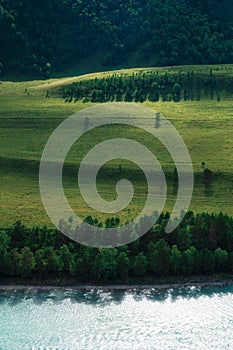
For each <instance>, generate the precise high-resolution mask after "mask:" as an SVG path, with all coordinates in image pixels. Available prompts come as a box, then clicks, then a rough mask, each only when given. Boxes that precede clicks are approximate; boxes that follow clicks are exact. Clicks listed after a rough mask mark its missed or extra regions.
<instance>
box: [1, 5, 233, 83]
mask: <svg viewBox="0 0 233 350" xmlns="http://www.w3.org/2000/svg"><path fill="white" fill-rule="evenodd" d="M232 14H233V3H232V1H230V0H221V1H220V0H205V1H200V0H195V1H194V0H179V1H174V0H164V1H161V0H125V1H121V0H98V1H97V0H40V1H35V0H30V1H28V0H0V48H1V50H0V71H2V72H3V73H7V72H23V73H30V74H31V73H34V74H36V75H39V76H42V77H49V75H50V73H51V70H58V71H62V69H64V67H67V66H72V65H75V64H77V63H78V62H79V61H80V60H81V59H85V58H86V57H88V56H90V55H92V56H93V57H96V59H97V57H98V60H100V63H101V64H102V65H103V66H112V67H113V66H117V65H121V64H122V65H124V64H125V65H126V64H127V63H128V62H129V61H130V59H131V58H132V57H133V56H135V55H136V56H137V57H139V59H138V60H139V61H138V62H139V63H138V64H139V65H140V64H141V65H143V64H145V63H146V64H147V65H153V66H165V65H181V64H218V63H232V62H233V15H232Z"/></svg>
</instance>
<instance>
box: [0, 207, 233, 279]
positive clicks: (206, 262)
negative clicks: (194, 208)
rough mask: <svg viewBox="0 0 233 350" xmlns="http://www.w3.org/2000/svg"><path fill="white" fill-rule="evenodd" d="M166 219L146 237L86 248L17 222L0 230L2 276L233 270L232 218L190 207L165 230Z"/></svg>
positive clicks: (114, 275) (184, 273)
mask: <svg viewBox="0 0 233 350" xmlns="http://www.w3.org/2000/svg"><path fill="white" fill-rule="evenodd" d="M169 217H170V215H169V213H165V214H162V215H161V216H160V217H159V219H158V221H157V223H156V224H154V225H153V227H152V228H151V229H150V230H149V231H148V232H147V233H146V234H145V235H144V236H142V237H140V238H138V239H137V240H136V241H134V242H132V243H130V244H127V245H124V246H121V247H118V248H111V249H110V248H102V249H97V248H92V247H87V246H85V245H83V244H78V243H76V242H74V241H71V240H70V239H68V238H67V237H66V236H64V235H63V234H61V233H60V232H59V231H58V230H56V229H49V228H46V227H33V228H27V227H25V226H24V225H23V224H22V223H21V222H16V223H15V224H14V225H13V226H12V227H9V228H5V229H1V230H0V276H1V277H22V278H25V279H29V278H32V277H36V278H39V279H41V278H52V279H55V278H59V277H65V278H69V277H72V278H75V279H76V280H77V282H93V281H119V280H125V281H127V280H129V279H132V278H133V279H134V280H135V279H137V278H140V279H142V278H145V279H146V278H147V277H148V276H154V277H166V276H181V275H182V276H192V275H195V274H207V275H211V274H213V273H216V272H229V273H232V272H233V218H232V217H229V216H227V215H224V214H223V213H219V214H208V213H201V214H194V213H193V212H191V211H190V212H187V213H186V216H185V218H184V220H183V221H182V223H181V224H180V225H179V227H178V228H176V229H175V231H173V232H171V233H165V227H166V225H167V222H168V220H169ZM86 221H88V222H89V223H90V222H92V223H93V224H94V225H97V226H98V225H103V226H105V227H115V226H116V225H119V224H120V220H119V219H116V218H109V219H107V220H106V222H105V223H104V224H101V223H100V222H99V221H98V220H97V219H93V218H91V217H90V216H89V217H87V218H86ZM79 230H80V227H77V231H79ZM83 241H84V242H85V237H83Z"/></svg>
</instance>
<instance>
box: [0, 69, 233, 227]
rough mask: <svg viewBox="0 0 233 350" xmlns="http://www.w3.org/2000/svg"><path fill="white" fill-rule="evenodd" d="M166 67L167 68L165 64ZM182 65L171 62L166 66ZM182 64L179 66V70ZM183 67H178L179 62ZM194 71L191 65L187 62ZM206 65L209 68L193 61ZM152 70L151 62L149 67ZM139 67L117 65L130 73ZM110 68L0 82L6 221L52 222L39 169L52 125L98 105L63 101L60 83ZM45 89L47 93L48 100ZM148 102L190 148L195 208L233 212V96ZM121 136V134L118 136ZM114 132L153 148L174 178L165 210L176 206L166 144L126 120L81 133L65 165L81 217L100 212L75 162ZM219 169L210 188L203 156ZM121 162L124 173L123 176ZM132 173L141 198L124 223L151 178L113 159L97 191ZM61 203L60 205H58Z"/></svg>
mask: <svg viewBox="0 0 233 350" xmlns="http://www.w3.org/2000/svg"><path fill="white" fill-rule="evenodd" d="M159 69H160V70H162V69H163V68H159ZM172 69H173V70H175V69H176V68H168V70H172ZM177 69H178V68H177ZM179 69H180V68H179ZM182 69H184V70H185V69H190V67H188V68H186V67H182ZM192 69H193V70H195V69H198V70H199V71H201V70H206V69H209V68H208V67H205V66H203V67H195V66H194V67H192ZM212 69H213V71H214V74H218V73H219V72H222V73H223V72H224V73H225V74H226V75H227V74H230V75H233V65H228V66H213V67H212ZM140 70H144V71H146V69H140ZM150 70H152V68H150ZM133 71H134V72H136V71H137V70H124V71H123V70H122V71H119V72H117V71H115V72H114V73H116V74H131V73H132V72H133ZM109 74H110V73H109V72H104V73H96V74H88V75H84V76H80V77H70V78H63V79H50V80H46V81H36V80H34V81H21V82H12V81H2V82H1V84H0V120H1V125H0V133H1V134H0V140H1V141H0V150H1V174H0V186H1V224H0V225H1V227H6V226H9V225H11V224H12V223H14V222H15V221H16V220H21V221H22V222H23V223H24V224H26V225H28V226H36V225H39V226H42V225H44V224H46V225H48V226H51V225H52V224H51V223H50V220H49V218H48V216H47V214H46V212H45V209H44V208H43V205H42V201H41V198H40V193H39V184H38V177H39V176H38V175H39V171H38V169H39V163H40V158H41V155H42V152H43V149H44V147H45V144H46V142H47V140H48V138H49V136H50V135H51V133H52V132H53V131H54V129H55V128H56V127H57V126H58V125H59V124H60V123H61V122H62V121H63V120H64V119H65V118H67V117H68V116H70V115H72V114H73V113H75V112H77V111H80V110H81V109H83V108H86V107H88V106H91V105H93V103H91V102H88V103H83V102H82V101H78V102H75V103H74V102H72V103H65V101H64V100H63V99H62V98H60V97H59V96H58V90H59V87H61V86H62V85H65V84H69V83H71V82H73V81H78V80H82V79H93V78H94V77H95V76H106V75H109ZM47 92H48V93H49V96H50V97H49V98H46V95H47ZM143 105H144V106H145V107H148V108H151V109H153V110H154V111H159V112H160V113H161V114H162V115H164V116H165V117H166V118H167V119H169V120H170V121H171V123H172V124H173V125H174V126H175V127H176V128H177V130H178V131H179V133H180V134H181V136H182V137H183V139H184V141H185V143H186V145H187V148H188V150H189V152H190V155H191V158H192V162H193V167H194V172H195V186H194V193H193V198H192V203H191V206H190V209H191V210H194V211H195V212H202V211H208V212H220V211H222V212H224V213H227V214H229V215H232V214H233V156H232V151H233V137H232V134H233V133H232V129H233V101H232V96H231V97H229V96H221V101H219V102H218V101H217V99H214V100H210V99H204V98H202V99H201V101H181V102H177V103H176V102H162V101H159V102H150V101H146V102H144V103H143ZM116 135H117V136H116ZM111 137H128V138H133V139H135V140H137V141H140V142H142V143H144V144H145V145H146V146H147V147H148V148H150V149H151V150H152V151H154V153H155V155H156V156H157V158H158V159H159V161H160V162H161V164H162V166H163V167H164V170H165V173H166V175H167V181H168V198H167V202H166V206H165V210H169V211H171V210H172V208H173V205H174V202H175V198H176V189H175V188H174V184H173V181H172V176H173V171H174V164H173V162H172V159H171V157H170V155H169V154H168V152H167V150H166V149H165V148H164V147H163V146H162V145H160V144H159V143H158V142H157V141H156V140H154V139H153V138H151V137H148V136H147V135H145V134H144V133H143V132H140V131H139V130H137V131H136V130H134V129H133V128H129V129H128V128H127V130H126V129H125V128H124V127H121V126H115V127H112V128H110V127H106V128H100V129H99V130H94V131H92V135H90V134H89V135H88V134H87V135H86V136H83V137H82V139H81V140H80V141H79V143H76V144H75V145H74V147H72V149H71V150H70V152H69V154H68V157H67V162H66V165H65V168H64V178H63V182H64V188H65V193H66V195H67V197H68V199H69V202H70V204H71V206H72V208H73V209H74V210H75V211H76V212H77V213H78V214H79V215H81V216H83V217H85V216H87V215H93V216H97V217H98V218H100V219H102V220H104V219H105V218H106V215H105V214H101V213H96V212H95V211H94V210H93V209H91V208H89V207H88V206H87V204H86V203H85V202H84V201H83V200H82V198H81V196H80V194H79V192H78V188H77V179H76V178H77V168H78V163H79V162H80V161H81V159H82V157H83V156H84V155H85V152H87V151H88V149H90V148H91V147H92V146H93V145H94V144H95V143H96V144H97V143H98V142H100V141H103V140H105V139H108V138H111ZM203 161H204V162H205V163H206V166H207V167H208V168H209V169H211V170H212V171H213V173H214V178H213V182H212V183H211V185H209V186H207V185H206V184H204V183H203V181H202V171H203V169H202V167H201V163H202V162H203ZM119 164H121V166H122V172H121V174H119ZM121 176H123V177H127V178H128V179H130V180H131V181H132V182H133V183H134V185H135V197H134V199H133V201H132V203H131V204H130V206H129V207H128V208H126V209H125V210H124V211H123V212H122V213H119V216H120V218H121V219H122V221H125V220H128V219H130V218H131V217H133V216H134V215H135V214H136V213H137V212H138V211H140V209H141V208H142V207H143V203H144V201H145V198H146V194H147V186H146V182H145V178H144V176H143V174H142V173H141V172H140V170H139V169H138V168H137V167H136V166H135V165H133V164H132V163H129V162H126V161H122V160H121V161H119V160H115V161H112V162H109V163H107V164H106V165H105V166H104V167H103V169H102V170H101V172H100V174H99V176H98V186H97V187H98V190H99V192H100V195H101V196H103V198H105V199H108V200H112V199H114V198H115V196H116V193H115V183H116V181H117V180H118V179H119V178H120V177H121ZM54 205H56V203H55V204H54Z"/></svg>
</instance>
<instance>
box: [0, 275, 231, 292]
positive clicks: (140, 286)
mask: <svg viewBox="0 0 233 350" xmlns="http://www.w3.org/2000/svg"><path fill="white" fill-rule="evenodd" d="M23 282H24V283H23ZM31 282H33V281H30V283H29V282H28V281H23V280H17V281H13V280H12V281H8V283H1V281H0V292H7V291H9V292H13V291H21V292H24V291H27V292H39V291H51V290H73V291H91V290H101V291H106V292H107V291H132V290H137V291H140V290H145V289H154V290H166V289H176V288H189V287H196V288H203V287H224V286H228V285H233V276H232V277H229V276H222V278H219V276H218V277H215V278H214V277H212V276H207V277H206V276H205V279H204V277H203V276H198V277H196V278H193V279H189V280H188V279H186V280H179V281H176V282H171V281H169V280H158V281H157V282H153V283H142V281H140V283H118V284H92V283H91V284H90V283H87V284H84V283H74V281H69V282H70V283H68V281H67V280H66V281H62V280H54V281H52V280H46V281H44V282H46V283H44V284H43V283H42V281H37V282H35V281H34V283H31ZM71 282H72V283H71Z"/></svg>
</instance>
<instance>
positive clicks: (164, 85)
mask: <svg viewBox="0 0 233 350" xmlns="http://www.w3.org/2000/svg"><path fill="white" fill-rule="evenodd" d="M232 93H233V77H231V76H226V75H224V74H221V73H219V74H214V73H213V70H212V69H209V71H206V72H205V73H204V72H198V71H195V72H194V71H193V70H187V71H182V70H180V71H179V72H177V73H175V72H172V71H169V70H167V71H166V70H164V72H161V71H159V70H157V71H149V72H143V71H139V72H138V73H132V74H122V75H119V74H113V75H109V76H107V77H104V78H95V79H90V80H83V81H79V82H74V83H72V84H70V85H67V86H63V87H62V88H61V90H60V96H62V98H63V99H65V101H66V102H71V101H77V100H83V101H84V102H89V101H91V102H108V101H125V102H132V101H135V102H144V101H146V100H147V99H148V100H149V101H152V102H156V101H159V100H160V99H162V101H175V102H179V101H181V100H184V101H187V100H197V101H200V100H201V99H202V98H210V99H212V100H213V99H217V100H218V101H220V99H221V97H222V95H224V96H227V95H228V96H229V95H232Z"/></svg>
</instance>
